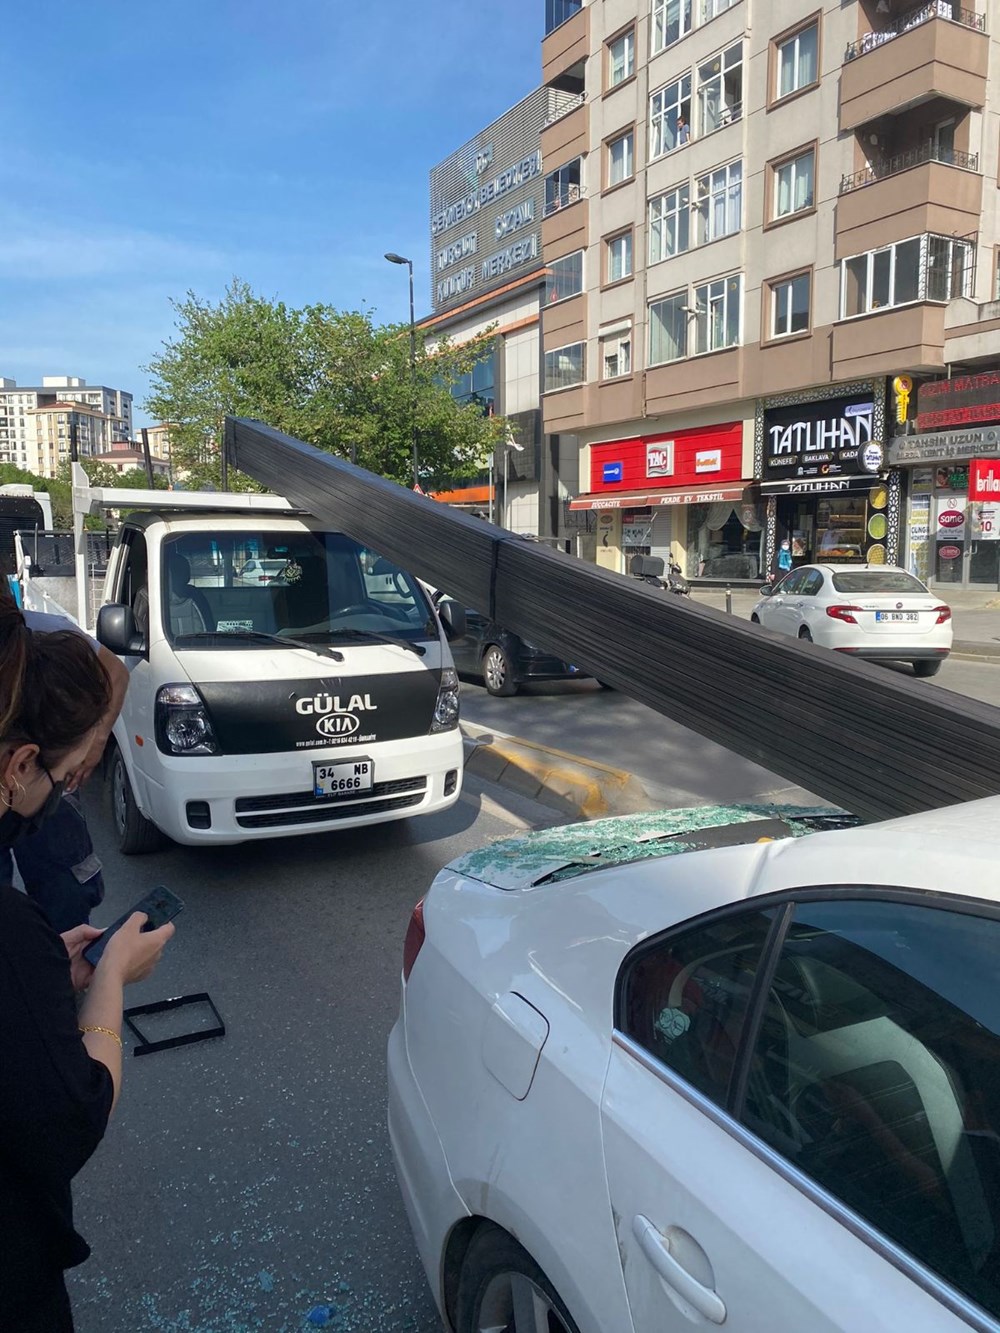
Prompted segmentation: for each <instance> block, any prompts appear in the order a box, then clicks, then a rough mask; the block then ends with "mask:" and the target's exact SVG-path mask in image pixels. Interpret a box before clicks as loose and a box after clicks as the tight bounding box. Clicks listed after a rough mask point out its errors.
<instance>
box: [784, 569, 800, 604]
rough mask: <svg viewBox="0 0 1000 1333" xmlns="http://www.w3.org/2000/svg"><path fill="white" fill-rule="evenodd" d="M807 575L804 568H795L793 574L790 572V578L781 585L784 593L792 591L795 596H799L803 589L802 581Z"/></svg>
mask: <svg viewBox="0 0 1000 1333" xmlns="http://www.w3.org/2000/svg"><path fill="white" fill-rule="evenodd" d="M805 577H806V575H805V574H804V573H803V571H802V570H800V569H793V570H792V572H791V574H789V576H788V578H787V579H786V580H785V582H784V583H783V584H782V585H781V591H782V592H783V593H791V595H792V596H793V597H794V596H797V594H798V593H800V592H801V591H802V583H803V580H804V579H805Z"/></svg>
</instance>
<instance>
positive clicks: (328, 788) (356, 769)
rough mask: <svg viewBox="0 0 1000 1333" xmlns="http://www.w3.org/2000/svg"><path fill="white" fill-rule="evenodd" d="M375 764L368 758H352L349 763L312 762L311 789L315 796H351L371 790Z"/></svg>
mask: <svg viewBox="0 0 1000 1333" xmlns="http://www.w3.org/2000/svg"><path fill="white" fill-rule="evenodd" d="M374 782H375V765H374V764H373V763H372V761H371V760H370V759H354V760H352V761H351V763H349V764H313V791H314V793H315V794H316V795H317V796H351V795H352V794H353V793H354V792H359V791H371V789H372V786H373V785H374Z"/></svg>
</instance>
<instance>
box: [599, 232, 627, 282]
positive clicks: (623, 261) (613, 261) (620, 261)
mask: <svg viewBox="0 0 1000 1333" xmlns="http://www.w3.org/2000/svg"><path fill="white" fill-rule="evenodd" d="M606 255H607V262H606V269H605V271H606V275H607V276H606V280H607V281H608V282H621V281H622V279H623V278H630V277H631V276H632V233H631V232H630V231H626V232H622V234H621V235H620V236H613V237H612V238H611V240H610V241H608V242H607V246H606Z"/></svg>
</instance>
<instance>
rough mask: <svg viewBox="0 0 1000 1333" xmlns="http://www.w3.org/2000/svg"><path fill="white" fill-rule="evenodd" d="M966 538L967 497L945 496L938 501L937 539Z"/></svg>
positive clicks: (955, 539)
mask: <svg viewBox="0 0 1000 1333" xmlns="http://www.w3.org/2000/svg"><path fill="white" fill-rule="evenodd" d="M949 538H950V539H951V540H952V541H959V540H964V539H965V499H964V497H963V496H955V495H948V496H943V497H942V498H941V499H939V500H938V502H937V540H938V541H946V540H948V539H949Z"/></svg>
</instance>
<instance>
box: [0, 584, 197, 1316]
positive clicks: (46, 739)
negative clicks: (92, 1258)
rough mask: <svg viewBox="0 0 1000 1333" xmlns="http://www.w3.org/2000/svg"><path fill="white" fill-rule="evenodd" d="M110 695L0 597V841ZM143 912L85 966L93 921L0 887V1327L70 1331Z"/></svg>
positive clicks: (29, 809) (89, 663) (62, 767)
mask: <svg viewBox="0 0 1000 1333" xmlns="http://www.w3.org/2000/svg"><path fill="white" fill-rule="evenodd" d="M109 699H110V687H109V682H108V678H107V674H106V672H105V670H104V667H103V666H102V665H101V662H100V659H99V658H98V656H97V655H96V654H95V653H94V651H93V649H92V647H91V645H90V644H89V643H88V641H87V640H86V639H85V638H83V637H82V636H81V635H79V634H75V633H72V632H54V633H38V632H33V631H31V630H29V629H28V628H27V626H26V624H25V621H24V617H23V616H22V614H21V612H20V611H19V610H18V609H17V608H16V606H14V605H13V603H10V602H8V601H7V599H3V601H2V602H0V848H3V847H11V846H13V845H14V844H15V843H16V842H17V841H18V839H20V838H22V837H24V836H26V835H27V834H29V833H33V832H35V831H37V829H38V828H39V827H40V826H41V824H42V823H43V822H44V821H45V819H46V817H47V816H48V815H49V814H50V813H51V812H52V811H53V810H54V809H55V808H56V807H57V805H58V803H59V800H60V798H61V796H62V792H63V788H64V785H65V783H66V781H67V779H68V778H70V777H71V776H72V775H73V774H74V773H75V772H76V771H77V770H78V769H79V767H80V765H81V763H82V762H83V760H84V758H85V756H86V755H87V752H88V749H89V747H90V745H91V742H92V739H93V735H94V730H95V728H96V727H97V726H98V724H99V723H100V720H101V718H102V716H103V715H104V713H105V711H106V709H107V707H108V703H109ZM144 921H145V917H144V916H142V915H141V914H136V915H134V916H133V917H132V918H130V920H129V921H128V922H127V923H126V925H125V926H123V927H122V929H121V930H119V931H118V932H117V934H116V935H115V936H114V938H113V939H111V940H110V941H109V943H108V947H107V949H106V950H105V951H104V955H103V957H102V958H101V960H100V962H99V963H98V965H97V967H96V969H95V968H93V967H91V966H90V964H89V963H87V961H86V960H85V959H84V958H83V956H82V953H83V950H84V949H85V948H86V946H87V945H88V944H89V943H90V942H91V941H92V940H94V939H97V938H98V936H100V935H101V933H102V932H101V931H100V930H98V929H97V928H95V927H93V926H86V925H83V926H77V927H75V929H73V930H70V931H67V932H66V933H65V934H64V935H62V936H60V935H57V934H56V933H55V932H54V931H53V930H52V929H51V927H50V926H49V925H48V923H47V922H46V920H45V917H44V916H43V915H42V913H41V911H40V910H39V909H38V908H37V907H36V906H35V905H34V904H33V903H32V902H31V901H29V899H28V898H26V897H25V895H24V894H21V893H19V892H17V890H15V889H13V888H12V887H9V886H0V1014H2V1016H3V1028H2V1036H0V1236H2V1237H3V1243H2V1245H0V1329H4V1330H6V1329H11V1330H14V1329H16V1330H17V1331H18V1333H69V1331H70V1330H72V1328H73V1318H72V1314H71V1312H70V1306H69V1298H68V1296H67V1293H66V1284H65V1281H64V1278H63V1273H64V1270H65V1269H67V1268H72V1267H74V1266H75V1265H76V1264H80V1263H82V1262H83V1261H84V1260H85V1259H86V1258H87V1256H88V1254H89V1253H90V1251H89V1249H88V1247H87V1244H86V1242H85V1241H84V1240H83V1238H82V1237H81V1236H80V1235H79V1234H78V1233H77V1232H76V1230H75V1229H74V1227H73V1205H72V1197H71V1193H70V1182H71V1181H72V1179H73V1177H74V1176H75V1175H76V1173H77V1172H78V1171H79V1170H80V1168H81V1167H82V1166H83V1164H84V1163H85V1162H86V1161H87V1159H88V1158H89V1157H90V1156H91V1154H92V1153H93V1151H94V1149H95V1148H96V1147H97V1145H98V1144H99V1143H100V1141H101V1139H102V1138H103V1136H104V1131H105V1128H106V1126H107V1123H108V1118H109V1116H110V1115H111V1112H112V1110H113V1108H114V1105H115V1102H116V1101H117V1100H118V1094H119V1091H120V1089H121V1077H122V1044H121V1023H122V991H123V988H124V987H125V986H126V985H128V984H129V983H130V982H134V981H139V980H141V979H142V978H143V977H146V976H148V975H149V973H150V972H151V971H152V970H153V968H154V967H155V966H156V964H157V962H158V961H159V958H160V955H161V953H162V952H163V948H164V946H165V944H166V942H167V940H168V939H169V938H170V936H171V935H172V934H173V931H174V928H173V926H172V925H166V926H163V927H161V928H160V929H159V930H154V931H149V932H148V933H146V934H143V933H141V928H142V925H143V923H144ZM81 992H85V995H84V997H83V999H82V1002H80V1003H79V1005H78V998H77V997H78V995H79V994H80V993H81Z"/></svg>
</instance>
